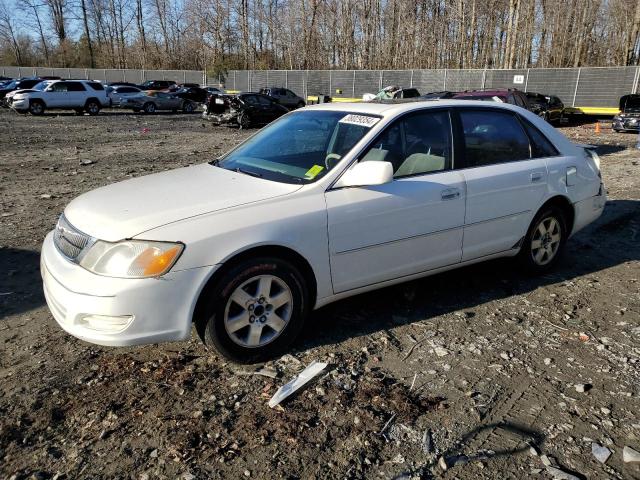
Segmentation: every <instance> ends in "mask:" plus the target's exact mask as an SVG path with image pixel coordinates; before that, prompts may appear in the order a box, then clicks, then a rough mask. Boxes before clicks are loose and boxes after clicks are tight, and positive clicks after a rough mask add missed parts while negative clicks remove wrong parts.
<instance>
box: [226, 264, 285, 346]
mask: <svg viewBox="0 0 640 480" xmlns="http://www.w3.org/2000/svg"><path fill="white" fill-rule="evenodd" d="M292 313H293V295H292V293H291V289H290V288H289V287H288V286H287V284H286V283H285V282H284V281H283V280H282V279H280V278H278V277H276V276H275V275H259V276H256V277H252V278H250V279H249V280H247V281H245V282H244V283H242V284H241V285H240V286H239V287H237V288H236V289H235V290H234V292H233V293H232V294H231V296H230V297H229V300H228V301H227V305H226V308H225V311H224V327H225V329H226V331H227V333H228V334H229V337H230V338H231V340H232V341H233V342H234V343H236V344H238V345H240V346H242V347H246V348H258V347H262V346H264V345H266V344H268V343H270V342H272V341H273V340H275V339H276V338H278V337H279V336H280V334H281V333H282V332H283V331H284V329H285V327H286V326H287V324H288V323H289V320H290V319H291V315H292Z"/></svg>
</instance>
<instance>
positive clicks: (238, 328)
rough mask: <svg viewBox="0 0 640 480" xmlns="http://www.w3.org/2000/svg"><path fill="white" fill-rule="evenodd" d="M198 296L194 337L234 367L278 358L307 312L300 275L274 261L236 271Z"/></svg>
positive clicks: (238, 267)
mask: <svg viewBox="0 0 640 480" xmlns="http://www.w3.org/2000/svg"><path fill="white" fill-rule="evenodd" d="M268 285H270V288H269V287H268ZM260 288H262V292H261V291H260ZM202 295H203V296H202V297H201V302H205V303H203V304H202V305H203V308H202V310H201V311H200V312H201V313H200V314H199V315H198V317H197V318H196V320H195V323H196V330H197V332H198V335H199V336H200V338H201V339H202V341H203V342H204V343H205V345H207V346H209V347H214V348H215V349H216V350H217V351H218V352H220V353H221V354H222V355H223V356H224V357H226V358H228V359H229V360H232V361H234V362H237V363H256V362H260V361H265V360H268V359H271V358H274V357H275V356H277V355H278V354H281V353H282V352H283V351H285V350H286V349H287V348H288V347H289V346H290V345H291V344H292V343H293V341H294V340H295V339H296V337H297V336H298V334H299V333H300V331H301V330H302V327H303V325H304V321H305V317H306V316H307V312H308V310H309V305H308V302H309V300H308V298H309V295H308V291H307V287H306V282H305V280H304V277H303V276H302V274H301V273H300V272H299V271H298V269H297V268H296V267H295V266H294V265H292V264H291V263H290V262H288V261H286V260H282V259H280V258H273V257H261V258H254V259H248V260H244V261H242V262H240V263H238V264H237V265H234V266H233V267H231V268H230V269H229V270H228V271H226V272H225V273H224V274H223V275H222V276H221V277H220V278H219V279H218V281H217V282H216V283H215V284H213V285H210V286H209V287H207V288H206V289H205V290H204V291H203V293H202ZM262 295H264V297H262ZM276 301H277V302H283V303H282V304H281V305H277V304H276ZM234 317H235V318H236V319H237V320H236V325H235V326H234V325H233V322H232V319H233V318H234ZM274 327H275V328H274ZM278 329H279V330H278ZM252 332H253V334H254V335H253V336H252V335H251V333H252Z"/></svg>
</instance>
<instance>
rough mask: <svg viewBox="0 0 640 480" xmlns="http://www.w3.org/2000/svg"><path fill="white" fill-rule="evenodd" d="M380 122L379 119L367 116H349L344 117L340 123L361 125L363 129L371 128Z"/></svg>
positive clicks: (351, 114)
mask: <svg viewBox="0 0 640 480" xmlns="http://www.w3.org/2000/svg"><path fill="white" fill-rule="evenodd" d="M379 121H380V119H379V118H377V117H369V116H367V115H354V114H353V113H350V114H349V115H347V116H345V117H342V118H341V119H340V122H339V123H350V124H352V125H360V126H361V127H367V128H371V127H373V126H374V125H375V124H376V123H378V122H379Z"/></svg>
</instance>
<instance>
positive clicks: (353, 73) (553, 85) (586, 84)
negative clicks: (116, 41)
mask: <svg viewBox="0 0 640 480" xmlns="http://www.w3.org/2000/svg"><path fill="white" fill-rule="evenodd" d="M639 78H640V67H611V68H609V67H589V68H587V67H585V68H530V69H527V68H523V69H515V70H493V69H486V70H483V69H472V70H450V69H439V70H231V71H229V72H228V73H227V75H226V77H220V78H217V79H215V82H214V83H218V82H222V83H224V85H225V87H226V88H227V89H230V90H241V91H242V90H244V91H256V90H258V89H260V88H263V87H285V88H289V89H291V90H293V91H294V92H295V93H297V94H298V95H301V96H304V97H307V96H308V95H316V94H324V95H330V96H332V97H337V98H361V97H362V95H363V94H365V93H377V92H378V91H379V90H380V89H381V88H382V87H384V86H387V85H398V86H402V87H415V88H417V89H418V90H419V91H420V92H421V93H428V92H434V91H441V90H451V91H460V90H470V89H474V88H518V89H520V90H523V91H528V92H538V93H544V94H547V95H556V96H558V97H560V99H562V101H563V102H564V104H565V105H566V106H573V107H605V108H616V107H617V106H618V100H619V98H620V97H621V96H622V95H626V94H628V93H639V92H640V87H639V86H638V82H639ZM210 80H211V79H210Z"/></svg>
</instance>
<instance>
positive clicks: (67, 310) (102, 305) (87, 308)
mask: <svg viewBox="0 0 640 480" xmlns="http://www.w3.org/2000/svg"><path fill="white" fill-rule="evenodd" d="M40 270H41V274H42V283H43V288H44V295H45V298H46V300H47V305H48V307H49V310H51V313H52V314H53V317H54V318H55V320H56V322H58V324H59V325H60V326H61V327H62V328H63V329H64V330H65V331H67V332H68V333H70V334H71V335H73V336H75V337H78V338H80V339H82V340H85V341H87V342H91V343H96V344H99V345H107V346H129V345H138V344H145V343H158V342H165V341H174V340H182V339H185V338H187V336H188V335H189V333H190V331H191V319H192V316H193V311H194V308H195V303H196V301H197V298H198V295H199V293H200V291H201V289H202V287H203V286H204V284H205V282H206V281H207V279H208V278H209V276H210V275H211V273H212V267H203V268H194V269H189V270H182V271H177V272H169V273H168V274H166V275H164V276H162V277H160V278H145V279H123V278H112V277H104V276H101V275H95V274H93V273H91V272H89V271H87V270H85V269H84V268H82V267H80V266H79V265H76V264H74V263H72V262H70V261H68V260H67V259H66V258H65V257H63V256H62V254H61V253H60V252H58V250H57V249H56V247H55V245H54V243H53V235H52V233H49V234H48V235H47V237H46V238H45V241H44V244H43V246H42V254H41V257H40Z"/></svg>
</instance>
